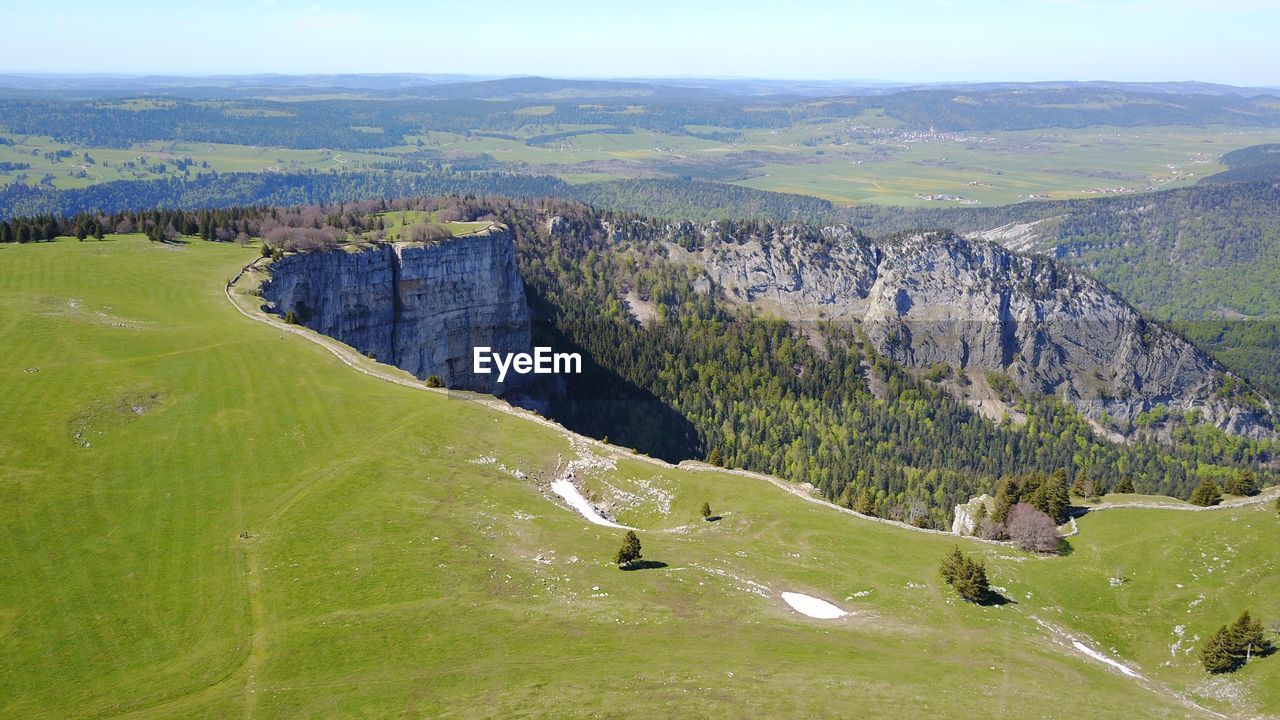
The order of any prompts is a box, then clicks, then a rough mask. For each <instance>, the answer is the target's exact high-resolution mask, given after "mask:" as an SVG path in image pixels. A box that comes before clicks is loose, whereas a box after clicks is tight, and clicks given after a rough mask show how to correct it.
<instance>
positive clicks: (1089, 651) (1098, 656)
mask: <svg viewBox="0 0 1280 720" xmlns="http://www.w3.org/2000/svg"><path fill="white" fill-rule="evenodd" d="M1071 646H1072V647H1074V648H1075V649H1077V650H1079V651H1080V652H1082V653H1084V654H1085V655H1088V656H1089V657H1091V658H1093V659H1094V660H1097V661H1098V662H1100V663H1106V664H1107V665H1110V666H1111V667H1113V668H1115V669H1117V670H1119V671H1120V672H1122V673H1124V674H1125V675H1128V676H1129V677H1135V678H1141V677H1142V676H1141V675H1139V674H1138V673H1136V672H1134V671H1132V670H1130V669H1129V668H1128V667H1126V666H1125V665H1124V664H1123V663H1119V662H1116V661H1115V660H1112V659H1111V658H1109V657H1107V656H1106V655H1103V654H1102V653H1100V652H1098V651H1097V650H1094V649H1093V648H1091V647H1089V646H1088V645H1085V644H1084V643H1082V642H1080V641H1079V640H1075V639H1072V641H1071Z"/></svg>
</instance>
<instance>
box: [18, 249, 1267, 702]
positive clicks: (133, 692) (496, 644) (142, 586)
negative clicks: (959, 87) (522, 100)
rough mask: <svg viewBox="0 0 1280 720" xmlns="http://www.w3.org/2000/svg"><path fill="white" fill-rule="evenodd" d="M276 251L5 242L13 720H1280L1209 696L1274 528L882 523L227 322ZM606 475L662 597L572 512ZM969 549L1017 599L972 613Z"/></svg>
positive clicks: (1215, 516) (1247, 692) (1226, 688)
mask: <svg viewBox="0 0 1280 720" xmlns="http://www.w3.org/2000/svg"><path fill="white" fill-rule="evenodd" d="M257 254H258V253H257V250H256V249H254V248H240V247H237V246H234V245H231V244H212V243H201V242H199V241H195V242H192V243H190V244H187V245H183V246H178V247H175V246H168V245H158V244H151V243H148V242H146V241H145V240H144V239H142V238H141V237H136V236H125V237H120V238H114V239H112V240H109V241H106V242H85V243H78V242H75V241H74V240H63V241H59V242H56V243H46V244H39V245H24V246H0V383H2V384H3V387H4V389H5V393H4V394H5V397H4V401H3V404H2V405H0V654H2V655H3V657H4V658H5V661H4V662H3V663H0V717H22V718H60V719H61V718H110V717H122V718H123V717H128V718H227V717H246V718H286V717H289V718H292V717H443V718H472V717H503V718H507V717H602V716H603V717H614V716H647V717H669V716H703V717H725V718H743V717H760V718H766V717H779V716H796V717H801V716H803V717H815V716H833V717H845V716H850V715H857V716H872V717H890V718H893V717H902V718H917V717H922V716H934V717H961V716H970V717H1009V718H1015V717H1017V718H1022V717H1029V716H1030V717H1064V716H1071V717H1081V718H1084V717H1104V718H1119V717H1123V718H1126V719H1135V718H1174V717H1177V718H1183V717H1208V716H1209V715H1208V713H1206V712H1205V711H1204V710H1201V709H1198V708H1196V707H1194V706H1192V705H1189V704H1187V703H1188V701H1194V702H1196V703H1200V704H1201V705H1203V706H1205V707H1207V708H1212V709H1214V710H1218V711H1222V712H1227V713H1230V714H1233V715H1242V716H1264V715H1272V716H1274V715H1276V714H1278V713H1280V657H1274V656H1273V657H1270V658H1263V659H1260V660H1257V661H1255V662H1253V663H1251V664H1250V665H1248V666H1247V667H1245V668H1244V669H1243V670H1241V671H1240V672H1238V673H1236V674H1234V675H1233V676H1229V677H1226V678H1222V679H1210V678H1209V676H1208V675H1206V674H1205V673H1204V672H1203V671H1202V670H1200V669H1199V666H1198V663H1197V661H1196V657H1195V651H1194V648H1197V647H1198V644H1197V643H1194V642H1193V641H1192V640H1191V638H1192V637H1193V636H1195V635H1199V636H1200V637H1205V636H1206V635H1207V634H1208V633H1209V632H1211V631H1212V630H1213V629H1216V628H1217V626H1218V625H1220V624H1222V623H1225V622H1228V621H1230V620H1232V619H1234V617H1235V616H1236V615H1237V614H1238V613H1239V612H1240V611H1241V610H1243V609H1245V608H1249V609H1250V610H1252V611H1253V612H1254V613H1255V615H1257V616H1259V617H1261V618H1263V619H1264V621H1268V622H1270V621H1274V620H1275V619H1277V618H1278V617H1280V574H1278V573H1277V571H1276V570H1277V568H1276V556H1275V548H1276V547H1278V546H1280V543H1278V541H1280V522H1277V518H1276V514H1275V512H1274V510H1272V509H1271V508H1270V506H1266V507H1262V506H1254V507H1248V508H1240V509H1233V510H1224V511H1219V512H1210V513H1189V512H1175V511H1160V510H1120V509H1117V510H1111V511H1109V512H1104V513H1098V514H1096V515H1092V516H1086V517H1085V518H1083V519H1082V520H1081V521H1080V522H1079V525H1080V531H1081V532H1080V534H1079V535H1077V536H1075V537H1073V538H1071V540H1070V542H1071V546H1072V551H1071V552H1070V554H1068V555H1066V556H1064V557H1060V558H1054V559H1040V558H1035V557H1031V556H1029V555H1025V554H1023V553H1020V552H1016V551H1014V550H1011V549H1008V548H1004V547H998V546H991V545H986V544H981V543H978V542H974V541H969V540H960V541H957V540H956V539H955V538H952V537H948V536H944V535H939V534H929V533H922V532H913V531H908V530H904V529H901V528H898V527H894V526H891V525H887V524H883V523H876V522H872V521H867V520H863V519H859V518H855V517H852V516H850V515H848V514H845V513H842V512H839V511H837V510H835V509H833V508H830V507H825V506H822V505H819V504H814V503H809V502H805V501H803V500H801V499H799V498H796V497H795V496H794V495H792V494H790V493H788V492H786V491H785V490H783V489H781V488H778V487H775V486H774V485H771V484H769V483H767V482H764V481H762V480H758V479H753V478H747V477H742V476H739V475H734V474H728V473H721V472H708V471H694V470H692V469H685V468H670V467H666V466H660V465H656V464H653V463H649V462H643V461H641V460H639V459H635V458H632V457H629V456H627V455H625V454H622V453H620V452H617V451H612V450H607V449H603V448H600V447H596V448H595V449H594V450H593V449H590V448H586V449H584V447H583V446H582V444H581V443H578V444H574V443H571V441H570V438H569V437H568V436H566V435H565V434H564V433H562V432H560V431H558V430H557V429H555V428H551V427H547V426H545V425H542V424H538V423H534V422H530V421H528V420H526V419H522V418H520V417H518V416H515V415H512V414H509V413H504V412H501V411H499V410H495V409H492V408H490V407H485V406H483V405H481V404H478V403H474V402H470V401H468V400H466V399H465V398H464V397H462V396H456V395H450V394H446V393H439V392H426V391H423V390H419V389H414V388H410V387H403V386H400V385H396V384H392V383H388V382H385V381H382V380H379V379H377V378H373V377H369V376H367V375H364V374H361V373H358V372H355V371H354V370H352V369H351V368H350V367H348V366H347V365H345V364H343V363H342V362H341V361H340V360H339V359H338V358H336V357H335V356H334V355H333V354H331V353H330V352H328V351H327V350H325V349H324V348H322V347H320V346H318V345H316V344H314V343H312V342H310V341H308V340H307V339H306V338H303V337H300V336H298V335H295V334H290V333H286V332H283V331H282V330H281V329H280V328H278V327H274V326H271V325H268V324H265V323H260V322H255V321H253V320H251V319H249V318H246V317H244V316H243V315H241V314H240V313H239V312H238V311H237V310H236V308H235V307H233V306H232V305H231V303H229V302H228V300H227V298H226V296H225V295H224V284H225V283H226V281H227V280H228V278H230V277H231V276H232V275H234V274H235V273H236V271H237V270H238V269H239V268H240V267H241V266H242V265H243V264H245V263H246V262H248V261H250V260H252V259H253V258H254V257H256V256H257ZM582 453H591V454H594V455H596V456H598V459H597V460H596V461H595V463H596V464H597V465H599V466H600V467H599V468H598V469H596V470H593V471H588V472H585V473H579V475H580V477H581V479H582V480H583V482H584V484H585V486H586V488H587V489H588V490H589V491H590V492H591V493H592V494H594V495H596V496H598V497H600V498H601V499H604V500H608V501H609V502H611V503H613V504H614V506H615V507H616V508H617V511H616V515H617V518H618V520H619V521H620V522H622V523H626V524H630V525H634V526H635V527H637V528H639V531H640V532H639V534H640V536H641V539H642V542H643V544H644V557H645V559H647V560H651V561H654V562H655V563H661V564H662V566H660V567H654V568H650V569H644V570H636V571H631V572H624V571H620V570H618V569H617V568H616V567H615V566H613V565H612V564H611V563H610V559H611V557H612V554H613V552H614V551H615V550H616V549H617V547H618V545H619V543H620V539H621V534H622V532H621V531H619V530H616V529H612V528H606V527H600V526H597V525H592V524H589V523H587V522H586V521H585V520H584V519H583V518H582V517H580V516H579V515H577V514H576V513H574V512H573V511H572V510H571V509H569V508H568V507H567V506H566V505H565V504H563V503H562V502H560V501H559V499H558V498H556V497H555V496H554V495H552V494H551V493H550V491H549V490H548V488H547V482H548V481H549V480H550V479H551V478H552V477H554V476H556V474H557V473H558V472H559V471H560V470H561V469H562V468H563V467H564V465H565V463H566V462H568V461H569V460H571V459H574V458H575V457H579V456H580V455H581V454H582ZM704 501H706V502H709V503H710V504H711V506H712V508H713V509H714V511H715V512H716V513H718V514H720V515H721V516H722V519H720V520H718V521H716V522H703V521H702V520H701V519H700V518H699V516H698V512H697V510H698V508H699V507H700V505H701V504H702V502H704ZM957 542H959V544H960V545H961V547H962V548H963V549H964V550H966V551H967V552H970V553H973V554H975V555H977V556H981V557H984V558H985V559H986V562H987V565H988V572H989V574H990V576H991V579H992V584H993V585H995V586H998V587H1000V588H1003V592H1004V594H1005V596H1006V597H1007V598H1008V599H1009V600H1011V601H1012V602H1010V603H1008V604H1005V605H1000V606H986V607H979V606H973V605H968V604H964V603H962V602H959V601H958V600H957V599H956V598H955V596H954V595H953V594H952V593H951V592H950V591H948V590H947V589H946V588H945V587H944V586H942V585H941V582H940V580H939V578H938V576H937V566H938V562H939V560H940V559H941V557H942V555H943V553H944V552H946V551H947V550H948V549H950V548H951V547H952V546H953V545H955V544H957ZM1112 578H1119V580H1120V582H1119V583H1118V584H1113V583H1112V582H1111V579H1112ZM783 591H794V592H802V593H807V594H810V595H813V596H816V597H819V598H823V599H826V600H828V601H831V602H833V603H836V604H837V605H839V606H841V607H842V608H844V609H845V610H847V611H849V612H850V615H848V616H847V617H845V618H842V619H839V620H831V621H820V620H813V619H809V618H806V617H804V616H802V615H799V614H797V613H796V612H794V611H792V610H791V609H790V608H789V607H788V606H787V605H786V604H784V603H783V601H782V600H781V599H780V598H779V594H780V593H781V592H783ZM1035 618H1039V619H1040V620H1041V621H1043V622H1046V623H1049V624H1051V625H1052V626H1054V627H1056V628H1058V629H1060V631H1061V632H1063V633H1067V634H1070V636H1072V637H1076V638H1079V639H1080V641H1082V642H1085V643H1086V644H1088V645H1089V646H1091V647H1093V648H1095V649H1097V650H1098V651H1100V652H1103V653H1106V654H1108V655H1111V656H1112V657H1115V658H1116V659H1117V660H1119V661H1121V662H1123V663H1125V664H1126V665H1128V666H1129V667H1131V668H1133V669H1134V670H1135V671H1137V672H1139V673H1140V674H1142V675H1144V676H1145V677H1146V678H1148V680H1141V681H1139V680H1135V679H1133V678H1130V677H1126V676H1124V675H1122V674H1120V673H1118V672H1116V671H1115V670H1112V669H1110V668H1108V667H1107V666H1105V665H1103V664H1101V663H1099V662H1096V661H1094V660H1090V659H1089V658H1087V657H1085V656H1084V655H1082V654H1081V653H1079V652H1077V651H1076V650H1074V649H1073V648H1072V647H1071V646H1070V643H1068V642H1065V641H1064V640H1063V639H1062V636H1059V635H1057V634H1055V632H1053V631H1050V630H1048V629H1046V627H1044V626H1042V625H1040V624H1038V623H1037V622H1036V620H1035ZM1179 626H1181V627H1182V631H1181V633H1182V634H1181V635H1179V634H1177V631H1176V629H1175V628H1177V627H1179ZM1179 639H1182V644H1181V645H1179V646H1178V647H1176V648H1173V649H1172V650H1171V646H1172V645H1174V644H1175V643H1176V642H1177V641H1178V640H1179ZM1188 648H1193V649H1192V652H1190V653H1187V652H1185V650H1186V649H1188Z"/></svg>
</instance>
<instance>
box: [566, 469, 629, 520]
mask: <svg viewBox="0 0 1280 720" xmlns="http://www.w3.org/2000/svg"><path fill="white" fill-rule="evenodd" d="M551 492H553V493H555V494H557V495H559V496H560V497H561V498H563V499H564V501H565V502H567V503H569V507H572V508H573V509H574V510H577V511H578V514H580V515H582V517H584V518H586V519H587V520H588V521H589V522H592V523H595V524H596V525H603V526H605V527H611V528H618V529H620V530H635V528H633V527H628V526H626V525H619V524H618V523H616V522H614V521H612V520H610V519H608V518H606V517H604V516H603V515H601V514H600V513H599V512H597V511H596V509H595V508H594V507H592V506H591V503H589V502H587V499H586V498H584V497H582V493H581V492H579V491H578V486H576V485H574V484H573V482H572V481H570V480H568V479H566V478H561V479H559V480H556V481H555V482H553V483H551Z"/></svg>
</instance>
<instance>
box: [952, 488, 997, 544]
mask: <svg viewBox="0 0 1280 720" xmlns="http://www.w3.org/2000/svg"><path fill="white" fill-rule="evenodd" d="M979 506H982V507H985V508H986V509H987V515H990V514H991V513H992V512H993V511H994V510H995V509H996V499H995V498H993V497H991V496H990V495H988V494H986V493H983V494H981V495H979V496H978V497H976V498H972V499H970V500H969V502H967V503H964V504H962V505H957V506H956V510H955V519H954V520H952V521H951V532H953V533H955V534H956V535H972V534H973V531H974V530H975V529H976V528H977V527H978V521H977V519H976V516H977V512H978V507H979Z"/></svg>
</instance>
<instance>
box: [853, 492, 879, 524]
mask: <svg viewBox="0 0 1280 720" xmlns="http://www.w3.org/2000/svg"><path fill="white" fill-rule="evenodd" d="M853 509H854V511H855V512H859V513H862V514H863V515H870V516H872V517H875V514H876V501H875V499H874V498H872V497H871V491H870V490H868V489H867V488H865V487H864V488H862V489H861V490H859V491H858V499H857V500H855V501H854V503H853Z"/></svg>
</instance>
